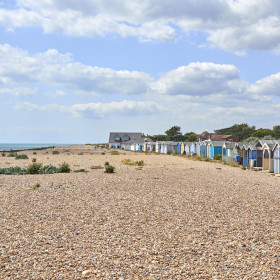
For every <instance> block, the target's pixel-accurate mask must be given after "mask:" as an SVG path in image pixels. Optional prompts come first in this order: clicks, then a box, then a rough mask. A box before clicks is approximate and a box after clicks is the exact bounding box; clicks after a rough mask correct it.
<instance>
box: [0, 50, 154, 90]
mask: <svg viewBox="0 0 280 280" xmlns="http://www.w3.org/2000/svg"><path fill="white" fill-rule="evenodd" d="M0 60H1V65H0V85H1V83H2V84H3V85H23V84H25V85H26V84H28V85H29V84H35V85H36V84H45V85H49V86H53V87H64V88H66V89H71V90H72V89H74V90H76V91H78V92H79V91H80V92H89V93H92V92H94V93H95V94H116V93H120V94H136V95H138V94H143V93H145V92H146V91H147V90H148V88H149V82H150V81H151V80H152V78H151V77H150V76H149V74H146V73H143V72H137V71H127V70H122V71H115V70H112V69H109V68H101V67H91V66H87V65H84V64H81V63H79V62H75V61H73V59H72V58H71V54H61V53H59V52H58V51H57V50H55V49H50V50H48V51H46V52H44V53H39V54H36V55H34V56H31V55H29V54H28V53H27V52H25V51H23V50H20V49H17V48H13V47H11V46H9V45H0Z"/></svg>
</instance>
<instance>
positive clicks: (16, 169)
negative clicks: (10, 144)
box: [0, 166, 26, 175]
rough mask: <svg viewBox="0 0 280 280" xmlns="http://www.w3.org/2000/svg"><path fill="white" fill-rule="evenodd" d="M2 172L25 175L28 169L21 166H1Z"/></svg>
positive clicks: (0, 170)
mask: <svg viewBox="0 0 280 280" xmlns="http://www.w3.org/2000/svg"><path fill="white" fill-rule="evenodd" d="M0 174H4V175H24V174H26V169H24V168H21V167H19V166H15V167H7V168H0Z"/></svg>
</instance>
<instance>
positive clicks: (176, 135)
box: [165, 126, 182, 141]
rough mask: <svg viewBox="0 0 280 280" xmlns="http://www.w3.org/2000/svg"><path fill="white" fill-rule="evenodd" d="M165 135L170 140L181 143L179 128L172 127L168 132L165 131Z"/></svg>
mask: <svg viewBox="0 0 280 280" xmlns="http://www.w3.org/2000/svg"><path fill="white" fill-rule="evenodd" d="M165 133H166V135H167V136H168V137H169V139H170V140H175V141H181V139H182V132H181V127H180V126H172V127H171V128H169V129H168V130H166V131H165Z"/></svg>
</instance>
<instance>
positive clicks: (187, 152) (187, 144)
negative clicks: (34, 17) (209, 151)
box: [185, 142, 192, 155]
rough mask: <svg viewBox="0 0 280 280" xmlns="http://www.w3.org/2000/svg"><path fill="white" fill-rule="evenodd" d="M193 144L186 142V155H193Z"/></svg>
mask: <svg viewBox="0 0 280 280" xmlns="http://www.w3.org/2000/svg"><path fill="white" fill-rule="evenodd" d="M191 144H192V143H191V142H185V152H186V155H190V154H191Z"/></svg>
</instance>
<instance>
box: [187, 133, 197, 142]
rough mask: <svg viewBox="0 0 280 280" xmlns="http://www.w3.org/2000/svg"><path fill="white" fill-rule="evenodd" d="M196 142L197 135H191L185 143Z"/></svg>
mask: <svg viewBox="0 0 280 280" xmlns="http://www.w3.org/2000/svg"><path fill="white" fill-rule="evenodd" d="M195 141H197V135H196V134H194V133H193V134H191V135H190V136H189V137H188V138H187V142H195Z"/></svg>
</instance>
